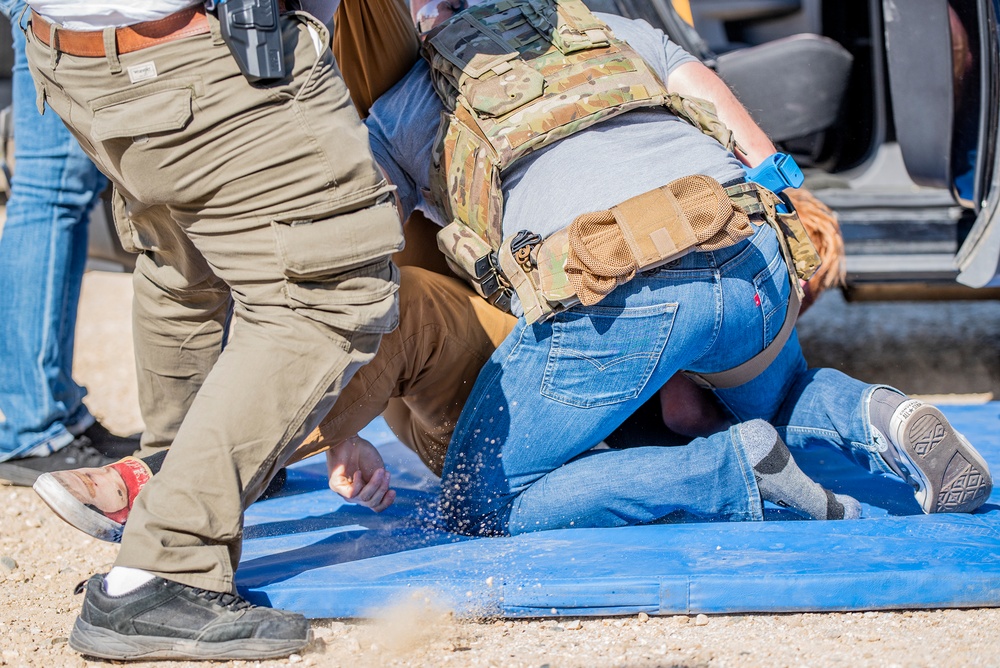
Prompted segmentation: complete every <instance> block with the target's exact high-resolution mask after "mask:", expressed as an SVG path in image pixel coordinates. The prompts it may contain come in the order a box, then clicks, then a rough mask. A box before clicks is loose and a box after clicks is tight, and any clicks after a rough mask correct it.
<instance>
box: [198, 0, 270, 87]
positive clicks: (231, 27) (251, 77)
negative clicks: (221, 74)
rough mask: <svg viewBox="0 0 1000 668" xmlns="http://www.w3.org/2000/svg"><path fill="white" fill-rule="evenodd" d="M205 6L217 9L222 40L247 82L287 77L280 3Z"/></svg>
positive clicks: (232, 1)
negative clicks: (279, 18)
mask: <svg viewBox="0 0 1000 668" xmlns="http://www.w3.org/2000/svg"><path fill="white" fill-rule="evenodd" d="M206 6H207V7H208V8H209V9H213V8H214V9H215V11H216V14H217V15H218V17H219V27H220V28H221V30H222V38H223V39H224V40H225V42H226V45H227V46H228V47H229V50H230V51H231V52H232V54H233V57H234V58H236V62H237V63H238V64H239V66H240V71H241V72H243V75H244V76H245V77H246V78H247V80H248V81H250V82H251V83H257V82H262V81H268V80H274V79H283V78H284V77H285V75H286V74H287V69H286V67H285V58H284V50H283V49H282V44H281V26H280V24H279V21H278V15H279V13H280V11H279V8H278V0H221V2H220V1H219V0H215V1H214V2H211V1H210V2H207V3H206Z"/></svg>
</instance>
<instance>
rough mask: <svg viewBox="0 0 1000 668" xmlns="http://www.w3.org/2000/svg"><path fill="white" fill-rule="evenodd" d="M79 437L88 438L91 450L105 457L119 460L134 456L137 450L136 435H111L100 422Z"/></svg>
mask: <svg viewBox="0 0 1000 668" xmlns="http://www.w3.org/2000/svg"><path fill="white" fill-rule="evenodd" d="M80 435H81V436H86V437H87V438H89V439H90V444H91V445H92V446H93V448H94V449H95V450H97V451H98V452H100V453H101V454H102V455H104V456H105V457H112V458H114V459H121V458H122V457H129V456H131V455H134V454H135V453H136V452H138V450H139V435H138V434H136V435H134V436H119V435H118V434H112V433H111V432H110V431H108V430H107V427H105V426H104V425H103V424H101V423H100V422H95V423H94V424H92V425H90V426H89V427H87V428H86V429H84V430H83V433H82V434H80Z"/></svg>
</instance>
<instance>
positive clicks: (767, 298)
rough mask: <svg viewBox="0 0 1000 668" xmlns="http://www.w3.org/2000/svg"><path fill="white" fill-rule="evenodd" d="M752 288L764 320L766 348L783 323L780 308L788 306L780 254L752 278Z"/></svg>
mask: <svg viewBox="0 0 1000 668" xmlns="http://www.w3.org/2000/svg"><path fill="white" fill-rule="evenodd" d="M753 287H754V290H755V291H756V298H755V299H756V301H757V305H758V306H759V307H760V312H761V315H762V316H763V318H764V332H763V335H764V340H763V344H764V345H765V346H766V345H767V344H769V343H770V342H771V341H773V340H774V336H775V334H777V333H778V330H779V329H781V325H782V324H783V323H784V321H785V309H783V308H782V307H783V306H786V307H787V306H788V287H789V283H788V270H787V269H786V268H785V264H784V262H782V260H781V254H780V253H776V254H775V256H774V257H773V258H772V259H771V262H770V263H769V264H768V265H767V268H766V269H764V270H763V271H761V272H760V273H759V274H757V276H755V277H754V279H753Z"/></svg>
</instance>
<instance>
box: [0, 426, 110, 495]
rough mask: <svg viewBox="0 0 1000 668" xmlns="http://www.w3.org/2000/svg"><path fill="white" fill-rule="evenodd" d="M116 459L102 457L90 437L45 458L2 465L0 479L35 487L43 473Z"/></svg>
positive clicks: (12, 460) (11, 461)
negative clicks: (36, 481)
mask: <svg viewBox="0 0 1000 668" xmlns="http://www.w3.org/2000/svg"><path fill="white" fill-rule="evenodd" d="M113 461H114V459H113V458H111V457H106V456H105V455H103V454H101V453H100V452H99V451H98V450H97V449H95V448H94V446H93V445H92V444H91V442H90V439H89V438H87V437H86V436H79V437H77V438H76V439H75V440H74V441H73V442H72V443H70V444H69V445H67V446H66V447H64V448H62V449H60V450H56V451H55V452H53V453H52V454H51V455H46V456H45V457H21V458H20V459H8V460H7V461H5V462H0V480H7V481H9V482H11V483H12V484H14V485H21V486H23V487H31V486H32V485H33V484H35V480H37V479H38V476H40V475H42V474H43V473H50V472H52V471H67V470H69V469H79V468H97V467H100V466H104V465H105V464H110V463H111V462H113Z"/></svg>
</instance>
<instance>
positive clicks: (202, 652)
mask: <svg viewBox="0 0 1000 668" xmlns="http://www.w3.org/2000/svg"><path fill="white" fill-rule="evenodd" d="M311 641H312V629H310V630H309V636H308V637H307V638H306V639H305V640H302V639H298V640H286V639H280V640H277V639H271V640H269V639H266V638H241V639H238V640H227V641H225V642H205V641H200V640H189V639H185V638H164V637H162V636H139V635H135V636H134V635H125V634H122V633H118V632H116V631H112V630H111V629H106V628H102V627H98V626H94V625H93V624H88V623H87V622H85V621H83V620H82V619H80V618H79V617H78V618H77V620H76V624H74V625H73V631H72V633H70V636H69V646H70V647H72V648H73V649H75V650H76V651H77V652H80V653H81V654H85V655H87V656H93V657H97V658H100V659H117V660H119V661H125V660H130V659H216V660H233V659H245V660H254V659H277V658H281V657H284V656H288V655H289V654H294V653H296V652H299V651H301V650H303V649H305V648H306V647H307V646H308V645H309V643H310V642H311Z"/></svg>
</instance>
